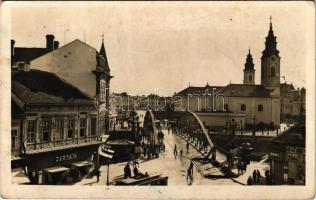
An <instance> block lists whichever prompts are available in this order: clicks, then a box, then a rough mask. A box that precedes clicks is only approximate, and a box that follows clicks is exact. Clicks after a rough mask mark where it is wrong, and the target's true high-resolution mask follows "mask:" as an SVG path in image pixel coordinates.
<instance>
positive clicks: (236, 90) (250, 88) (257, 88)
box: [218, 84, 271, 98]
mask: <svg viewBox="0 0 316 200" xmlns="http://www.w3.org/2000/svg"><path fill="white" fill-rule="evenodd" d="M218 93H219V94H223V95H224V96H228V97H257V98H270V97H271V96H270V91H269V90H267V89H266V88H265V87H264V86H263V85H250V84H249V85H248V84H229V85H227V86H226V87H224V88H223V89H222V90H220V91H219V92H218Z"/></svg>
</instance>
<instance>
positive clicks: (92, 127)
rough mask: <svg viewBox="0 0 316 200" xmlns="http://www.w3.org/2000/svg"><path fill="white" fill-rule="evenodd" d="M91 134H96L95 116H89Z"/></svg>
mask: <svg viewBox="0 0 316 200" xmlns="http://www.w3.org/2000/svg"><path fill="white" fill-rule="evenodd" d="M90 124H91V135H96V134H97V118H91V122H90Z"/></svg>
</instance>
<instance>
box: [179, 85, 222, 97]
mask: <svg viewBox="0 0 316 200" xmlns="http://www.w3.org/2000/svg"><path fill="white" fill-rule="evenodd" d="M213 88H214V89H215V90H214V92H215V93H217V92H218V91H219V90H220V89H222V88H223V86H210V85H208V84H207V85H206V86H204V87H193V86H189V87H187V88H185V89H184V90H182V91H180V92H178V93H177V95H183V96H186V95H188V94H192V95H193V94H200V95H203V94H206V93H207V94H212V93H213Z"/></svg>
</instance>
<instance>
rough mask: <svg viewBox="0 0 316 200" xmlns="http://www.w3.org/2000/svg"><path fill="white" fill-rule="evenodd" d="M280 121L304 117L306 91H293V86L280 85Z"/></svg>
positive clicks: (298, 89)
mask: <svg viewBox="0 0 316 200" xmlns="http://www.w3.org/2000/svg"><path fill="white" fill-rule="evenodd" d="M280 88H281V120H283V121H286V120H297V119H298V118H300V117H305V110H306V105H305V104H306V103H305V102H306V89H305V88H297V89H295V88H294V86H293V84H287V83H281V85H280Z"/></svg>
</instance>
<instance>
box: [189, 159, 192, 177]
mask: <svg viewBox="0 0 316 200" xmlns="http://www.w3.org/2000/svg"><path fill="white" fill-rule="evenodd" d="M189 169H190V170H191V174H192V175H193V161H192V160H191V163H190V166H189Z"/></svg>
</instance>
